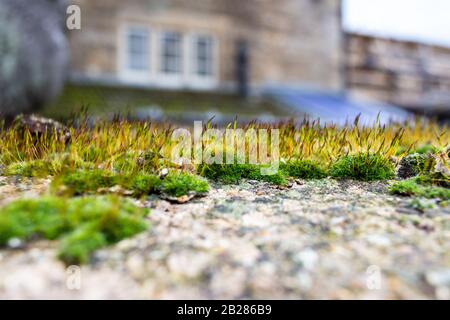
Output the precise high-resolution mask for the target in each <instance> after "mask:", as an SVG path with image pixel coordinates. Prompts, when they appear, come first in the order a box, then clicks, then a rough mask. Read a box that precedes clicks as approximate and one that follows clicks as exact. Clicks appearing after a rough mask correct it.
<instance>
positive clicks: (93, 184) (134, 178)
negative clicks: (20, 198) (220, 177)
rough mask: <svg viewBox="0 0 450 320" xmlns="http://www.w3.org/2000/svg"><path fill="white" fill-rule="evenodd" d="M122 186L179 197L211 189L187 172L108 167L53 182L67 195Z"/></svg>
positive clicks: (141, 193) (136, 191) (137, 193)
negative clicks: (161, 173) (162, 175)
mask: <svg viewBox="0 0 450 320" xmlns="http://www.w3.org/2000/svg"><path fill="white" fill-rule="evenodd" d="M113 186H121V187H123V188H125V189H129V190H132V191H133V194H134V196H136V197H141V196H144V195H150V194H160V193H164V194H166V195H169V196H175V197H180V196H184V195H187V194H189V193H192V192H193V193H196V194H204V193H207V192H208V190H209V185H208V182H207V181H206V180H204V179H202V178H201V177H198V176H196V175H192V174H187V173H170V174H169V175H168V176H167V177H165V178H164V179H160V178H159V177H157V176H155V175H152V174H146V173H137V174H134V175H121V174H113V173H112V172H110V171H108V170H99V169H97V170H79V171H75V172H69V173H66V174H63V175H62V176H60V177H59V178H57V179H56V180H55V181H54V182H53V188H52V189H53V190H54V191H55V192H60V191H59V190H61V189H62V190H63V192H64V193H65V194H68V195H82V194H89V193H95V192H98V191H99V190H102V191H104V189H107V188H111V187H113Z"/></svg>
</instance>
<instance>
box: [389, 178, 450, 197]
mask: <svg viewBox="0 0 450 320" xmlns="http://www.w3.org/2000/svg"><path fill="white" fill-rule="evenodd" d="M389 191H390V192H391V193H392V194H397V195H401V196H417V197H423V198H427V199H441V200H450V189H447V188H442V187H435V186H432V185H422V184H420V179H418V178H413V179H409V180H404V181H399V182H395V183H394V184H392V185H391V186H390V188H389Z"/></svg>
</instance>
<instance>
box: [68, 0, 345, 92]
mask: <svg viewBox="0 0 450 320" xmlns="http://www.w3.org/2000/svg"><path fill="white" fill-rule="evenodd" d="M72 3H75V4H78V5H80V7H81V11H82V30H80V31H72V32H70V33H69V36H70V46H71V55H72V57H71V74H72V77H73V78H75V79H79V80H83V79H84V80H92V81H101V82H110V83H122V84H129V85H143V86H149V87H162V88H171V89H184V88H186V89H200V90H216V89H226V90H229V89H232V88H236V86H240V87H243V86H248V87H249V88H251V89H257V88H260V87H262V86H264V85H267V84H270V83H276V84H283V85H308V86H316V87H320V88H325V89H332V90H339V89H341V88H342V86H343V84H344V79H343V76H342V64H341V61H342V50H341V49H342V47H341V46H342V33H341V21H340V0H277V1H273V0H244V1H243V0H128V1H121V0H95V1H91V0H75V1H72Z"/></svg>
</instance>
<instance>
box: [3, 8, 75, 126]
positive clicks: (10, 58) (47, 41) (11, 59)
mask: <svg viewBox="0 0 450 320" xmlns="http://www.w3.org/2000/svg"><path fill="white" fill-rule="evenodd" d="M63 2H64V1H63V0H33V1H28V0H0V115H2V116H8V117H11V116H13V115H16V114H18V113H21V112H23V113H26V112H30V111H32V110H35V109H37V108H39V107H40V106H42V105H43V104H45V103H47V102H49V101H50V100H51V99H52V98H54V97H55V96H56V95H57V94H58V93H59V91H60V90H61V88H62V85H63V84H64V77H65V71H66V70H65V69H66V64H67V61H68V45H67V40H66V38H65V35H64V29H63V28H64V27H63V26H64V20H63V19H64V17H65V14H64V13H65V10H64V6H63V5H62V4H63Z"/></svg>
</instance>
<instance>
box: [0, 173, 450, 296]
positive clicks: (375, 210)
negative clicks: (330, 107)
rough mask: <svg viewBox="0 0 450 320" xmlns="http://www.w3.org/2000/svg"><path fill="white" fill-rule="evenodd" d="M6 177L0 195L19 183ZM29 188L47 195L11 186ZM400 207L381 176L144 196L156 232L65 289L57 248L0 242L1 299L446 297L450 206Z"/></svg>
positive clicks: (403, 202)
mask: <svg viewBox="0 0 450 320" xmlns="http://www.w3.org/2000/svg"><path fill="white" fill-rule="evenodd" d="M2 179H3V180H0V188H3V189H1V190H0V191H2V192H0V194H1V195H3V194H4V191H5V190H7V189H8V188H18V187H17V186H15V185H14V183H15V182H14V180H11V179H12V178H8V179H6V178H2ZM2 184H3V186H1V185H2ZM33 184H37V185H40V186H41V188H40V189H39V188H37V189H36V188H35V190H41V192H43V191H42V190H45V188H44V187H42V186H43V185H44V186H45V180H37V181H36V182H31V181H30V180H20V181H19V182H18V186H20V188H19V189H20V190H23V191H22V192H30V189H33V188H32V187H30V186H32V185H33ZM8 186H9V187H8ZM5 188H6V189H5ZM20 190H19V193H20ZM11 192H12V191H11ZM16 193H17V190H16ZM21 195H22V196H23V194H21ZM27 196H34V195H30V194H28V195H27ZM4 201H5V198H0V205H1V204H3V203H4ZM407 202H408V200H407V199H404V198H399V197H396V196H391V195H389V194H388V193H387V192H386V184H384V183H359V182H338V181H333V180H321V181H301V180H298V181H297V182H296V183H294V184H293V186H292V187H291V188H288V189H279V188H274V187H271V186H269V185H267V184H263V183H257V182H253V181H249V182H246V183H242V184H241V185H239V186H220V185H216V186H213V188H212V190H211V192H210V194H209V195H208V196H207V197H205V198H202V199H195V200H193V201H191V202H189V203H186V204H171V203H169V202H167V201H164V200H161V199H158V198H156V197H151V198H149V199H147V200H146V201H143V202H142V203H141V205H143V206H147V207H150V208H151V209H152V213H151V215H150V216H149V217H148V220H149V222H151V224H152V227H151V228H150V229H149V230H148V231H147V232H144V233H142V234H140V235H138V236H137V237H135V238H132V239H127V240H124V241H122V242H120V243H118V244H117V245H115V246H113V247H110V248H107V249H105V250H101V251H98V252H97V253H95V254H94V256H93V259H92V261H91V263H90V264H89V265H87V266H84V267H82V269H81V288H80V290H69V289H67V286H66V284H67V281H68V277H69V276H68V274H67V273H66V270H65V268H64V266H63V265H62V264H61V263H59V262H58V261H57V260H56V259H55V257H54V256H55V247H56V244H55V243H53V242H46V241H42V242H38V243H36V242H35V243H31V244H28V245H26V246H25V247H21V248H19V249H1V250H0V298H63V299H66V298H76V299H85V298H118V299H121V298H143V299H163V298H167V299H195V298H208V299H209V298H214V299H228V298H256V299H266V298H272V299H281V298H285V299H300V298H332V299H347V298H356V299H363V298H369V299H371V298H378V299H397V298H398V299H416V298H431V299H450V282H449V280H450V278H449V272H450V210H449V209H448V208H447V209H445V208H435V209H430V210H428V209H427V210H426V211H425V212H424V213H419V212H418V211H416V210H414V209H411V208H410V207H408V206H407ZM378 272H379V274H378ZM378 275H379V276H378ZM378 280H379V282H378ZM378 284H379V287H378Z"/></svg>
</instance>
